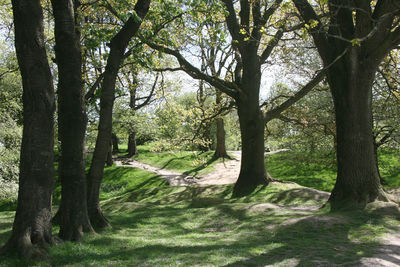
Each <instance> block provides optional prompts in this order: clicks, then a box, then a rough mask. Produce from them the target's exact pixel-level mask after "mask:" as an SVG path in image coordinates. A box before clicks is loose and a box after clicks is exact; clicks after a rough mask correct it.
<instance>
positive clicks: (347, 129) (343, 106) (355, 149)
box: [328, 61, 386, 210]
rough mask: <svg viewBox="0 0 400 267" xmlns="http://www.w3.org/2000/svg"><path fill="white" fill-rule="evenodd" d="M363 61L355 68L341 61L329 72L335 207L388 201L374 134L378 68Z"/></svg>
mask: <svg viewBox="0 0 400 267" xmlns="http://www.w3.org/2000/svg"><path fill="white" fill-rule="evenodd" d="M360 62H362V61H358V62H357V63H353V66H352V67H353V69H352V71H348V70H347V69H346V68H343V67H340V66H341V65H339V64H337V65H336V67H335V68H332V70H330V71H329V73H328V82H329V85H330V86H331V90H332V95H333V99H334V104H335V113H336V131H337V164H338V171H337V180H336V184H335V187H334V189H333V191H332V194H331V197H330V198H329V202H330V204H331V208H332V210H336V209H341V208H346V207H348V206H365V205H366V204H367V203H369V202H372V201H374V200H377V199H383V200H386V196H385V193H384V192H383V190H382V187H381V184H380V181H379V175H378V169H377V164H376V157H375V154H374V145H373V136H372V127H373V125H372V106H371V105H372V82H373V79H374V74H375V69H373V68H372V69H371V68H368V66H369V64H365V65H363V66H361V63H360ZM338 66H339V67H338ZM354 66H357V67H354Z"/></svg>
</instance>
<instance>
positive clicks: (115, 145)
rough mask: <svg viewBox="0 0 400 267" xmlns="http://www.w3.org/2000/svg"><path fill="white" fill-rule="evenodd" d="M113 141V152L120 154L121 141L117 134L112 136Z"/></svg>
mask: <svg viewBox="0 0 400 267" xmlns="http://www.w3.org/2000/svg"><path fill="white" fill-rule="evenodd" d="M111 141H112V152H113V153H118V152H119V147H118V142H119V139H118V136H117V135H116V134H115V133H112V134H111Z"/></svg>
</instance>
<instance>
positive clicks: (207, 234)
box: [52, 205, 400, 266]
mask: <svg viewBox="0 0 400 267" xmlns="http://www.w3.org/2000/svg"><path fill="white" fill-rule="evenodd" d="M188 213H189V214H188ZM202 215H203V216H207V219H206V220H203V219H202V217H201V216H202ZM188 216H198V217H197V218H198V219H199V220H201V223H198V224H195V225H187V219H188ZM110 219H111V222H112V224H113V225H114V228H113V230H112V231H114V232H115V231H117V232H118V231H123V236H124V237H115V235H114V236H110V234H113V233H112V232H109V233H108V235H107V236H100V237H98V238H94V239H92V240H89V241H88V242H86V243H87V246H88V247H89V248H90V247H93V246H95V247H96V250H95V251H93V250H87V251H85V249H82V251H81V252H80V253H84V257H82V255H80V254H79V255H76V252H74V253H72V255H71V253H69V251H68V249H60V250H58V251H54V253H53V255H52V256H53V258H54V259H55V262H54V264H55V265H57V264H59V265H62V264H69V265H70V264H80V263H82V264H85V263H87V262H91V263H93V264H96V263H99V264H104V263H107V262H117V263H118V262H120V264H124V262H125V263H126V264H131V265H129V266H134V265H137V266H171V265H172V266H174V265H178V263H179V264H181V265H184V266H189V265H212V266H264V265H276V264H284V265H288V266H330V265H336V264H338V265H340V264H341V265H345V266H348V265H357V264H359V263H360V261H361V258H362V257H364V256H368V255H370V253H371V249H372V248H373V247H374V246H376V245H377V243H376V242H375V241H374V240H373V239H367V238H362V237H363V236H362V234H363V233H364V232H363V231H367V230H368V229H367V230H363V227H364V226H365V225H379V224H384V223H385V221H384V220H383V217H381V216H380V215H379V214H373V215H371V214H366V213H356V214H354V213H353V214H347V213H346V214H312V213H310V214H308V215H307V216H304V214H303V215H296V216H292V217H290V216H288V215H282V214H279V212H277V211H268V212H265V213H263V214H259V215H257V216H251V215H249V214H248V213H246V210H244V209H237V208H232V207H231V206H229V205H221V206H218V208H217V209H216V210H214V209H213V210H212V211H210V210H208V211H207V210H203V211H201V210H199V209H182V208H175V207H171V206H168V207H167V206H165V207H153V208H149V207H146V208H138V209H137V210H135V211H134V212H133V213H131V214H129V216H128V215H126V216H111V217H110ZM154 220H156V221H157V225H154V223H153V221H154ZM276 221H278V223H276ZM357 231H361V233H360V235H361V239H359V240H357V241H351V240H350V239H349V236H351V235H353V234H354V232H357ZM364 234H365V233H364ZM129 236H132V240H133V239H135V238H136V239H135V240H134V241H130V239H129V238H128V237H129ZM130 242H131V243H130ZM387 249H388V250H389V252H390V251H395V250H398V249H400V248H399V247H398V246H389V247H387ZM98 251H101V253H99V252H98ZM386 260H387V259H386ZM83 261H85V262H83ZM391 262H392V263H394V264H399V261H398V259H395V258H392V259H391Z"/></svg>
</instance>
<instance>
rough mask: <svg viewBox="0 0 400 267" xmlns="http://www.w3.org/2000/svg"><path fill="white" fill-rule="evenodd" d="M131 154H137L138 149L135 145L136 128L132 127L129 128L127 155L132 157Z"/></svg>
mask: <svg viewBox="0 0 400 267" xmlns="http://www.w3.org/2000/svg"><path fill="white" fill-rule="evenodd" d="M133 155H139V151H138V150H137V145H136V130H135V129H133V128H132V129H130V130H129V137H128V157H132V156H133Z"/></svg>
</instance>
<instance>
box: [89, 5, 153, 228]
mask: <svg viewBox="0 0 400 267" xmlns="http://www.w3.org/2000/svg"><path fill="white" fill-rule="evenodd" d="M149 7H150V0H139V1H138V2H137V3H136V5H135V12H136V14H137V16H138V17H139V18H140V20H138V17H131V18H129V19H128V20H127V22H126V23H125V24H124V26H123V27H122V29H121V30H120V31H119V32H118V33H117V34H116V35H115V36H114V37H113V38H112V39H111V42H110V54H109V56H108V60H107V65H106V68H105V72H104V78H103V83H102V91H101V96H100V120H99V128H98V134H97V139H96V146H95V149H94V152H93V159H92V164H91V166H90V170H89V174H88V181H87V184H88V187H87V188H88V198H87V203H88V211H89V218H90V222H91V223H92V225H93V226H94V227H96V228H105V227H108V226H110V224H109V223H108V221H107V219H106V218H105V217H104V215H103V212H102V210H101V208H100V200H99V193H100V185H101V180H102V178H103V172H104V164H105V161H106V159H107V153H108V150H109V146H110V141H111V131H112V111H113V105H114V95H115V82H116V78H117V74H118V70H119V67H120V65H121V62H122V61H123V60H124V53H125V50H126V48H127V46H128V43H129V41H130V40H131V38H132V37H133V36H134V35H135V34H136V32H137V31H138V29H139V27H140V25H141V22H142V20H143V18H144V17H145V15H146V14H147V11H148V10H149Z"/></svg>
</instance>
